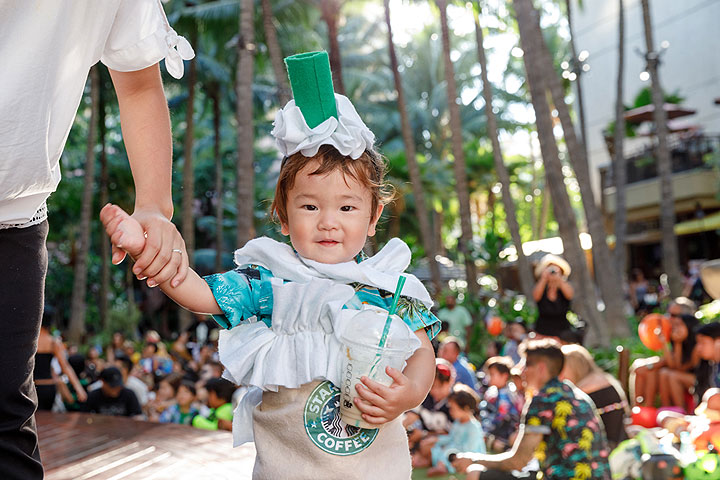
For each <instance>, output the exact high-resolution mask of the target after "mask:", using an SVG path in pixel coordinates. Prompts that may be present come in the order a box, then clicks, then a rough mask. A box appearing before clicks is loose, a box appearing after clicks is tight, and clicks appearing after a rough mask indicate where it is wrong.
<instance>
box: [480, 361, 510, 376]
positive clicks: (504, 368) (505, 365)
mask: <svg viewBox="0 0 720 480" xmlns="http://www.w3.org/2000/svg"><path fill="white" fill-rule="evenodd" d="M514 366H515V363H514V362H513V361H512V358H510V357H490V358H488V360H487V363H486V364H485V368H487V369H488V370H490V369H491V368H494V369H495V370H497V372H498V373H507V374H508V375H510V370H512V368H513V367H514Z"/></svg>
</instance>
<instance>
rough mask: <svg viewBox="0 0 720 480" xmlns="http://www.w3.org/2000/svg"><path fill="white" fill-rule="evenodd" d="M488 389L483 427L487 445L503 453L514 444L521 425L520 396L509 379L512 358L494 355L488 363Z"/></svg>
mask: <svg viewBox="0 0 720 480" xmlns="http://www.w3.org/2000/svg"><path fill="white" fill-rule="evenodd" d="M485 365H486V366H485V368H486V369H487V378H488V385H489V388H488V389H487V391H486V392H485V402H484V403H483V405H484V408H483V410H482V412H481V415H480V416H481V419H482V426H483V429H484V430H485V432H486V435H487V439H488V448H489V449H490V450H492V451H495V452H504V451H505V450H507V448H508V446H509V445H512V443H513V441H514V439H515V435H516V433H517V429H518V425H519V424H520V410H519V409H518V403H519V402H518V395H517V392H516V390H515V384H514V383H512V382H511V381H510V370H511V369H512V368H513V366H514V363H513V361H512V359H511V358H510V357H492V358H490V359H488V361H487V362H486V364H485Z"/></svg>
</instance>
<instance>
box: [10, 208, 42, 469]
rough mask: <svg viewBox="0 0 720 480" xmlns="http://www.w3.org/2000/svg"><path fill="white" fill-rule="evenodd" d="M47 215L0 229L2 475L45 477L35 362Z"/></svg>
mask: <svg viewBox="0 0 720 480" xmlns="http://www.w3.org/2000/svg"><path fill="white" fill-rule="evenodd" d="M47 232H48V224H47V221H45V222H43V223H41V224H39V225H35V226H32V227H27V228H8V229H4V230H0V478H3V479H8V480H10V479H12V480H15V479H17V480H35V479H42V478H43V467H42V463H40V452H39V451H38V443H37V432H36V428H35V417H34V414H35V408H36V406H37V395H36V393H35V386H34V384H33V368H34V367H35V352H36V351H37V341H38V335H39V334H40V321H41V319H42V311H43V304H44V293H45V274H46V273H47V248H46V246H45V240H46V238H47Z"/></svg>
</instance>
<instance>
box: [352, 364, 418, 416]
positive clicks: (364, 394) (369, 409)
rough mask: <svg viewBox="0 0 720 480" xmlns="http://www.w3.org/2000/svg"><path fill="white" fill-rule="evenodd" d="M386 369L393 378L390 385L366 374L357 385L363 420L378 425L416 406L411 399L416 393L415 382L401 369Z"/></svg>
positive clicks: (357, 402)
mask: <svg viewBox="0 0 720 480" xmlns="http://www.w3.org/2000/svg"><path fill="white" fill-rule="evenodd" d="M385 371H386V372H387V374H388V375H389V376H390V378H392V379H393V383H392V385H390V386H389V387H388V386H385V385H383V384H381V383H378V382H376V381H374V380H371V379H369V378H368V377H365V376H363V377H362V378H361V379H360V380H361V381H362V383H363V384H357V385H356V386H355V389H356V390H357V392H358V395H359V397H356V398H355V405H357V407H358V409H359V410H360V411H361V412H362V416H363V420H365V421H366V422H368V423H372V424H375V425H378V426H380V425H382V424H384V423H388V422H390V421H392V420H394V419H396V418H397V417H399V416H400V415H401V414H403V413H404V412H406V411H407V410H410V409H411V408H413V407H415V404H414V403H413V402H412V400H411V399H412V398H414V397H415V394H416V392H415V389H416V387H415V385H414V383H413V382H412V381H411V380H410V379H409V378H408V377H406V376H405V375H404V374H403V373H402V372H401V371H400V370H397V369H395V368H391V367H387V368H386V369H385ZM408 400H410V401H408Z"/></svg>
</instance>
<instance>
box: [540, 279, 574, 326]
mask: <svg viewBox="0 0 720 480" xmlns="http://www.w3.org/2000/svg"><path fill="white" fill-rule="evenodd" d="M537 307H538V319H537V322H536V323H535V332H537V333H539V334H540V335H547V336H551V337H559V336H560V334H561V333H563V332H565V331H567V330H570V329H571V327H570V322H568V320H567V313H568V311H569V310H570V300H568V299H567V298H565V295H563V293H562V290H560V289H559V288H558V289H557V298H556V299H555V300H554V301H550V299H548V297H547V287H545V291H544V292H543V295H542V298H540V301H539V302H537Z"/></svg>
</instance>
